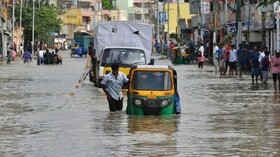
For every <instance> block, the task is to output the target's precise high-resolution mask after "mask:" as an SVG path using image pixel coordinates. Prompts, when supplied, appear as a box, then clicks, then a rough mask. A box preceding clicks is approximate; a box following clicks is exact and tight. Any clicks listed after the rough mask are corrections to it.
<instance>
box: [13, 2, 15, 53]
mask: <svg viewBox="0 0 280 157" xmlns="http://www.w3.org/2000/svg"><path fill="white" fill-rule="evenodd" d="M12 14H13V15H12V27H13V28H12V48H13V49H14V38H15V0H13V13H12Z"/></svg>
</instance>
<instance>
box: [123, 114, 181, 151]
mask: <svg viewBox="0 0 280 157" xmlns="http://www.w3.org/2000/svg"><path fill="white" fill-rule="evenodd" d="M127 121H128V125H127V128H128V130H127V131H128V133H129V134H128V135H129V136H131V137H133V140H132V142H133V144H132V145H131V150H129V155H130V156H139V155H141V154H145V155H147V156H175V155H176V154H177V153H178V152H177V150H176V138H175V136H174V134H175V133H176V132H177V131H178V129H177V127H178V121H179V116H129V117H128V118H127Z"/></svg>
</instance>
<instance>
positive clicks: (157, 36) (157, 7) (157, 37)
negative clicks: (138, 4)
mask: <svg viewBox="0 0 280 157" xmlns="http://www.w3.org/2000/svg"><path fill="white" fill-rule="evenodd" d="M156 3H157V4H156V9H157V11H156V14H157V18H156V19H157V21H156V24H157V32H156V39H157V41H159V6H158V5H159V0H157V1H156Z"/></svg>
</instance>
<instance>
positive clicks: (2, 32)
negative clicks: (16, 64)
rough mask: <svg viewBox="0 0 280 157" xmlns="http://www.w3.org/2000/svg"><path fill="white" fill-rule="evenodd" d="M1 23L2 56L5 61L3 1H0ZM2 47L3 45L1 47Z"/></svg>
mask: <svg viewBox="0 0 280 157" xmlns="http://www.w3.org/2000/svg"><path fill="white" fill-rule="evenodd" d="M0 8H1V9H0V25H1V39H2V40H1V41H2V49H1V50H2V56H1V61H3V60H4V51H3V50H4V49H3V48H4V30H3V28H4V27H3V22H2V18H3V17H2V16H3V7H2V1H1V2H0ZM0 48H1V47H0Z"/></svg>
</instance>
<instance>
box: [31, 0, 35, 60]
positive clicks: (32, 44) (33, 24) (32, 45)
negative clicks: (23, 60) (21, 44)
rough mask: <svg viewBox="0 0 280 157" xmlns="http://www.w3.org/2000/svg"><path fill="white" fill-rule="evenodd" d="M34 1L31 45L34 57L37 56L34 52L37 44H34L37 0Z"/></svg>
mask: <svg viewBox="0 0 280 157" xmlns="http://www.w3.org/2000/svg"><path fill="white" fill-rule="evenodd" d="M32 1H33V9H32V10H33V13H32V43H31V47H32V53H33V55H34V54H35V52H34V45H35V42H34V26H35V0H32Z"/></svg>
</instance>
